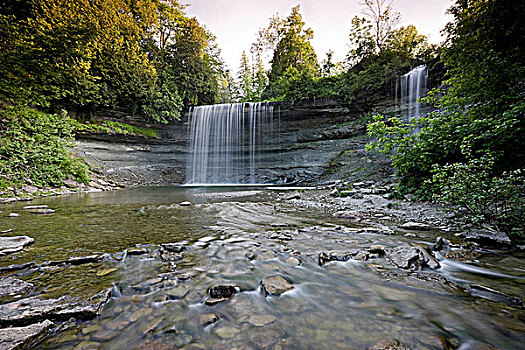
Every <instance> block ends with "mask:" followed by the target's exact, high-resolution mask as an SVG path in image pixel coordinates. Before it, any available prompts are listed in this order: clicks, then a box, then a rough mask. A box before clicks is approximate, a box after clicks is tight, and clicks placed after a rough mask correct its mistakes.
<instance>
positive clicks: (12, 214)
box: [8, 213, 20, 218]
mask: <svg viewBox="0 0 525 350" xmlns="http://www.w3.org/2000/svg"><path fill="white" fill-rule="evenodd" d="M19 216H20V214H18V213H9V215H8V217H10V218H17V217H19Z"/></svg>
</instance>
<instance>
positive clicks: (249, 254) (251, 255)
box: [244, 252, 257, 260]
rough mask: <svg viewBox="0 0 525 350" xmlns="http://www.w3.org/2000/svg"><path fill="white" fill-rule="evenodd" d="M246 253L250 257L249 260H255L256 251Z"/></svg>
mask: <svg viewBox="0 0 525 350" xmlns="http://www.w3.org/2000/svg"><path fill="white" fill-rule="evenodd" d="M244 255H245V256H246V257H247V258H248V260H253V259H255V258H256V257H257V255H256V254H255V253H254V252H248V253H246V254H244Z"/></svg>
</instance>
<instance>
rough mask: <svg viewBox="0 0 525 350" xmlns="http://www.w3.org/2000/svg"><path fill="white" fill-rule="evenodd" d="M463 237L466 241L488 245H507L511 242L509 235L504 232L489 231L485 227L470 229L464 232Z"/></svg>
mask: <svg viewBox="0 0 525 350" xmlns="http://www.w3.org/2000/svg"><path fill="white" fill-rule="evenodd" d="M465 239H466V240H467V241H474V242H477V243H479V244H481V245H485V246H489V247H507V246H510V245H511V244H512V241H511V240H510V238H509V236H507V235H506V234H505V233H504V232H498V231H491V230H487V229H477V230H471V231H469V232H468V233H467V234H466V236H465Z"/></svg>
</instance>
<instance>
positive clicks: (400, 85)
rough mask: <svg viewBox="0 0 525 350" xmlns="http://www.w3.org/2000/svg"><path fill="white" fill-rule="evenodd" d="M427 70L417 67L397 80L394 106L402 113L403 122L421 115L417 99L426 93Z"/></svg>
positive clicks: (423, 66)
mask: <svg viewBox="0 0 525 350" xmlns="http://www.w3.org/2000/svg"><path fill="white" fill-rule="evenodd" d="M427 81H428V69H427V66H426V65H421V66H417V67H416V68H414V69H412V70H411V71H410V72H408V73H407V74H405V75H402V76H400V77H398V78H397V81H396V88H395V95H396V105H398V106H399V108H400V110H401V111H402V112H403V111H404V113H402V115H403V120H404V121H405V122H408V121H410V119H412V118H417V117H419V116H420V115H421V112H420V107H421V102H420V101H419V98H420V97H422V96H423V94H424V93H425V92H426V91H427Z"/></svg>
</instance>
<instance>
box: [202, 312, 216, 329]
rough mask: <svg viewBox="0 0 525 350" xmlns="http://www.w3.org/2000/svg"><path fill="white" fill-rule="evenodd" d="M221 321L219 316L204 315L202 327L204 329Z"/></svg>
mask: <svg viewBox="0 0 525 350" xmlns="http://www.w3.org/2000/svg"><path fill="white" fill-rule="evenodd" d="M218 320H219V317H217V315H215V314H211V313H210V314H204V315H201V325H202V326H203V327H205V326H207V325H210V324H212V323H215V322H217V321H218Z"/></svg>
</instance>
